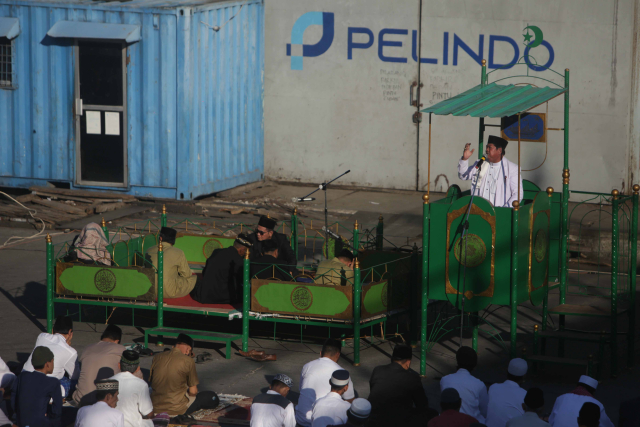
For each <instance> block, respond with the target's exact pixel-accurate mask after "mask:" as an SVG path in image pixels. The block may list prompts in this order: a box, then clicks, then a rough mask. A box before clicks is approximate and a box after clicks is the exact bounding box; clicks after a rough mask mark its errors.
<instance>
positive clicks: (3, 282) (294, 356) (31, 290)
mask: <svg viewBox="0 0 640 427" xmlns="http://www.w3.org/2000/svg"><path fill="white" fill-rule="evenodd" d="M309 191H310V190H308V191H307V188H303V187H295V186H291V187H286V190H278V192H277V194H275V193H270V194H271V195H272V196H277V197H281V198H282V199H284V200H286V198H287V197H289V200H290V198H291V197H293V195H298V196H302V195H305V194H306V193H308V192H309ZM244 196H246V195H244ZM330 197H331V198H332V200H331V202H330V203H331V204H330V208H334V209H343V210H347V209H353V210H357V211H358V213H357V216H358V219H359V221H360V222H361V223H363V222H374V221H377V217H378V215H380V214H382V215H384V216H385V231H386V232H387V233H388V235H389V236H414V238H417V236H419V234H420V224H421V223H420V212H421V209H422V202H421V198H420V197H421V195H420V194H418V193H411V192H406V193H387V192H384V193H383V192H372V191H356V192H355V193H354V191H353V190H333V191H332V192H331V193H330ZM356 198H357V199H358V202H357V203H356V202H355V201H354V200H356ZM371 202H375V203H378V204H373V203H371ZM316 203H317V202H316ZM353 217H354V215H347V216H346V217H345V221H352V219H353ZM30 234H33V232H32V231H29V230H20V229H7V228H0V244H1V243H2V242H4V241H5V240H6V239H7V238H8V237H9V236H12V235H23V236H27V235H30ZM72 237H73V235H56V236H54V242H60V241H64V240H69V239H71V238H72ZM398 238H399V239H402V238H401V237H398ZM44 248H45V246H44V240H43V239H42V238H38V239H34V240H33V241H29V242H25V243H22V244H19V245H17V246H13V247H11V248H8V249H0V271H2V276H1V279H0V325H2V341H3V342H4V345H2V346H0V356H1V357H2V358H3V359H4V360H5V361H7V362H16V363H21V362H24V361H25V360H26V358H27V357H28V354H29V352H30V351H31V350H32V348H33V343H34V341H35V339H36V336H37V334H38V333H40V332H42V331H43V330H44V324H45V314H46V309H45V299H44V284H45V250H44ZM551 298H552V302H553V301H557V296H552V297H551ZM494 309H495V310H494ZM537 309H538V308H537V307H530V306H526V305H525V306H522V307H521V308H520V310H519V328H518V347H519V350H518V353H519V354H521V353H522V348H523V347H527V348H528V349H529V353H530V352H531V340H532V338H531V335H532V334H531V333H532V330H533V325H534V324H535V323H539V322H540V316H539V314H538V313H537V312H536V311H535V310H537ZM58 310H59V311H58V313H61V312H62V311H63V310H64V308H62V307H60V308H58ZM430 310H431V313H432V314H433V313H434V312H435V311H437V308H436V307H432V308H431V309H430ZM70 311H71V312H72V313H74V312H77V309H74V308H73V307H71V308H70ZM82 314H83V320H84V321H85V322H86V323H79V322H78V323H76V326H75V335H74V340H73V345H74V347H75V348H76V349H77V350H78V351H79V352H81V351H82V350H83V349H84V348H85V347H86V346H87V345H89V344H91V343H94V342H96V341H97V340H98V339H99V336H100V333H101V331H102V330H103V329H104V322H105V317H106V313H105V311H104V309H102V308H89V307H86V308H85V309H84V310H83V313H82ZM485 314H487V320H488V321H489V322H490V324H491V325H492V326H493V327H494V328H495V331H496V332H497V333H498V334H499V335H500V336H501V337H502V339H504V340H508V322H509V317H508V315H509V312H508V309H507V308H498V307H495V306H492V307H490V310H488V311H487V312H486V313H485ZM135 316H136V317H135V320H136V325H137V327H135V328H134V327H131V326H127V327H124V328H123V330H124V332H125V336H124V338H123V340H124V341H125V343H131V342H134V341H135V342H140V341H141V339H142V337H143V334H142V333H141V332H142V331H143V330H144V327H147V326H152V325H153V317H152V315H151V312H147V313H143V312H140V313H138V312H136V315H135ZM111 320H112V321H114V322H115V323H118V324H131V323H130V322H131V314H130V311H128V310H124V309H118V310H116V312H115V313H113V316H112V318H111ZM553 320H554V321H555V322H556V323H557V319H553ZM571 322H572V323H571V325H572V326H574V327H577V328H582V327H583V328H587V327H593V326H595V328H596V329H595V330H599V329H598V328H599V327H600V326H599V325H592V324H589V323H588V322H582V321H580V320H572V321H571ZM165 323H166V324H176V325H178V324H180V325H184V326H192V327H193V325H194V324H200V325H208V326H207V327H208V328H212V329H218V330H221V329H224V328H230V329H231V330H236V331H239V327H240V323H239V321H234V322H227V321H222V322H220V321H216V320H215V319H214V320H205V321H203V320H202V318H201V317H189V316H186V317H185V316H182V317H177V316H175V315H171V314H170V315H169V316H168V317H167V320H166V321H165ZM486 328H487V329H488V328H489V327H488V326H487V327H486ZM390 329H391V327H390ZM620 330H626V328H625V327H624V324H621V327H620ZM251 332H252V336H253V338H252V340H251V343H250V347H251V348H264V349H268V350H271V351H273V352H275V353H277V355H278V360H277V361H276V362H262V363H260V362H255V361H252V360H247V359H243V358H241V357H240V356H238V355H237V354H236V352H235V351H234V355H233V357H232V359H231V360H229V361H227V360H225V359H224V357H223V356H222V355H221V353H220V352H222V351H223V349H222V346H219V345H216V344H212V345H208V346H204V348H202V347H200V348H198V349H197V350H196V353H198V352H202V351H208V352H211V353H213V355H214V358H213V360H212V361H210V362H207V363H204V364H202V365H198V372H199V376H200V381H201V384H202V388H203V389H205V388H206V389H212V390H215V391H216V392H220V393H240V394H244V395H247V396H252V395H255V394H257V393H258V392H259V391H260V390H264V389H265V387H267V386H268V382H269V379H270V378H271V376H272V375H275V374H276V373H280V372H283V373H286V374H288V375H290V376H291V377H292V378H293V379H294V381H295V382H296V384H297V383H298V381H299V375H300V369H301V368H302V365H303V364H304V363H306V362H308V361H309V360H311V359H313V358H315V357H317V356H318V353H319V351H320V344H321V342H322V339H323V337H325V336H326V333H327V331H326V330H323V329H314V328H307V329H306V330H304V331H302V332H303V333H304V335H305V342H302V343H301V342H300V333H301V330H300V328H298V327H282V328H280V327H279V328H278V330H277V331H276V340H273V334H274V331H273V328H272V325H271V324H265V323H259V322H252V323H251ZM373 332H374V334H375V335H376V336H378V335H379V330H374V331H373ZM388 332H390V330H389V331H388ZM366 334H367V335H369V332H366ZM167 341H168V342H170V341H169V340H167ZM378 341H379V340H378ZM378 341H376V340H374V342H375V344H373V345H371V344H370V343H369V341H367V340H363V342H362V345H363V348H364V350H363V351H362V353H361V359H362V363H361V366H360V367H354V366H352V365H351V363H350V362H351V357H352V351H351V349H350V348H347V349H346V350H345V353H344V357H343V358H342V359H341V361H340V363H341V365H342V366H343V367H344V368H345V369H348V370H349V371H350V372H351V374H352V376H353V378H354V384H355V388H356V391H357V392H358V394H359V395H360V396H363V397H366V396H368V394H369V385H368V379H369V376H370V373H371V371H372V369H373V367H375V366H376V365H379V364H383V363H387V362H388V360H389V355H390V353H391V350H392V346H393V343H391V342H389V341H385V342H378ZM623 341H624V340H622V339H621V340H620V354H621V357H620V366H624V364H625V362H626V359H625V358H624V356H626V345H625V343H624V342H623ZM469 342H470V341H469V339H466V342H465V343H466V344H469ZM457 346H458V338H457V337H454V336H445V337H444V338H443V339H442V340H441V341H440V342H439V343H438V344H436V345H435V346H434V347H433V349H432V351H431V352H430V353H429V356H428V360H427V365H428V366H427V375H426V377H425V378H424V379H423V384H424V387H425V389H426V391H427V393H428V396H429V401H430V405H431V406H432V407H437V405H438V400H439V399H438V394H439V378H440V377H442V376H443V375H446V374H448V373H451V372H453V371H454V369H455V356H454V354H455V349H456V348H457ZM478 347H479V354H480V366H479V367H478V369H477V371H476V372H475V374H476V375H477V376H478V377H479V378H481V379H482V380H484V381H485V382H487V383H493V382H498V381H503V380H504V379H505V376H506V375H505V370H506V364H507V363H508V352H507V351H506V350H505V349H504V348H503V347H501V345H500V343H499V342H498V341H497V340H495V339H489V338H487V337H485V336H482V335H481V337H480V339H479V346H478ZM152 348H153V349H154V350H161V348H158V347H153V346H152ZM636 348H637V349H638V350H640V345H637V346H636ZM553 351H554V348H553V344H552V343H550V344H549V353H550V354H553ZM568 351H570V352H573V353H574V354H575V355H580V354H589V353H593V354H596V349H595V348H594V347H588V346H580V345H576V346H574V345H572V346H570V348H569V350H568ZM416 354H417V350H416ZM607 360H608V361H607V364H609V363H610V359H609V358H608V359H607ZM635 363H636V364H637V365H640V358H639V357H638V354H636V355H635ZM150 365H151V359H150V358H145V359H143V361H142V367H143V369H144V370H148V369H149V367H150ZM413 368H414V369H418V367H417V361H415V360H414V365H413ZM607 371H608V369H607ZM146 372H147V373H148V371H146ZM580 374H581V372H580V370H579V369H572V368H566V367H552V366H550V367H548V368H547V369H546V370H544V371H541V372H540V373H539V375H537V376H533V375H531V376H530V377H529V379H528V380H527V383H526V384H525V388H526V387H528V386H532V385H534V384H535V385H539V386H541V387H542V388H543V390H544V391H545V400H546V405H545V409H546V411H547V412H550V411H551V407H552V405H553V402H554V400H555V398H556V397H557V396H558V395H560V394H562V393H565V392H568V391H570V390H571V389H572V387H573V384H574V383H575V381H576V380H577V378H578V377H579V375H580ZM639 380H640V368H638V367H636V368H634V369H632V370H624V371H623V372H622V373H621V375H620V376H619V377H618V378H617V379H610V378H608V377H605V378H603V381H602V383H601V386H600V387H599V391H598V396H597V397H599V398H600V399H601V400H602V401H603V402H604V403H605V405H606V408H607V412H608V413H609V415H610V417H611V418H612V419H614V420H617V412H618V406H619V403H620V402H621V401H624V400H627V399H631V398H634V397H637V396H639V395H640V389H639V388H638V387H637V384H638V381H639ZM294 390H297V387H296V386H294ZM291 397H292V399H293V400H296V399H297V395H296V394H295V393H294V394H293V395H292V396H291Z"/></svg>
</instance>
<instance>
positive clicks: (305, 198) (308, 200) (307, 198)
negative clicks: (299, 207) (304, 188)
mask: <svg viewBox="0 0 640 427" xmlns="http://www.w3.org/2000/svg"><path fill="white" fill-rule="evenodd" d="M315 199H316V198H315V197H304V198H302V197H292V198H291V201H292V202H293V203H296V202H312V201H314V200H315Z"/></svg>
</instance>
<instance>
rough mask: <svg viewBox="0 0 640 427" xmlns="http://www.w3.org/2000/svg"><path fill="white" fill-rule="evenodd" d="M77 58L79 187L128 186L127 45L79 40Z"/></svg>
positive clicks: (76, 105)
mask: <svg viewBox="0 0 640 427" xmlns="http://www.w3.org/2000/svg"><path fill="white" fill-rule="evenodd" d="M75 55H76V58H75V59H76V72H75V75H76V77H75V93H76V102H75V113H76V135H78V137H77V138H76V184H77V185H91V186H105V187H126V186H127V135H126V129H127V126H126V120H127V114H126V66H125V55H126V47H125V45H124V44H122V43H106V42H96V41H78V42H77V45H76V49H75Z"/></svg>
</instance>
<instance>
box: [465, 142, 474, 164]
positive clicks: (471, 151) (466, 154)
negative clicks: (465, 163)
mask: <svg viewBox="0 0 640 427" xmlns="http://www.w3.org/2000/svg"><path fill="white" fill-rule="evenodd" d="M469 147H471V144H465V145H464V152H463V153H462V160H469V157H471V155H472V154H473V152H474V151H475V149H472V150H469Z"/></svg>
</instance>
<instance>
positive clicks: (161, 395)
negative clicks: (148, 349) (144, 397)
mask: <svg viewBox="0 0 640 427" xmlns="http://www.w3.org/2000/svg"><path fill="white" fill-rule="evenodd" d="M193 346H194V342H193V338H191V337H190V336H189V335H186V334H180V335H178V338H177V339H176V345H175V346H174V347H173V348H172V349H171V350H170V351H165V352H162V353H160V354H158V355H156V356H154V357H153V362H152V363H151V372H150V373H149V378H150V382H151V388H153V393H151V401H152V402H153V412H155V413H156V414H158V413H160V412H166V413H168V414H169V415H171V416H174V415H183V414H185V415H189V414H191V413H192V412H195V411H197V410H199V409H214V408H215V407H216V406H218V404H219V403H220V400H219V399H218V396H217V395H216V394H215V393H214V392H212V391H201V392H199V393H198V384H200V381H199V380H198V374H197V373H196V364H195V360H194V358H193V352H192V351H193Z"/></svg>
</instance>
